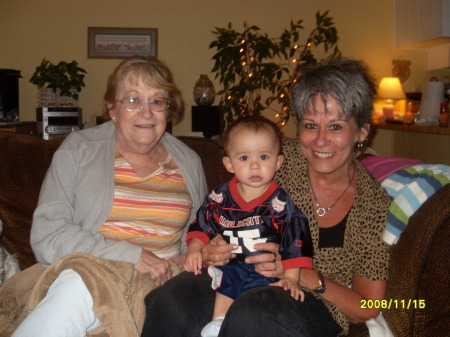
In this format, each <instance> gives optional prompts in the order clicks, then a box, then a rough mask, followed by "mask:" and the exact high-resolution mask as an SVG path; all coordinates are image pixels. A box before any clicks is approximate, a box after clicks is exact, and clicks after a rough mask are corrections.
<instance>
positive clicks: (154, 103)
mask: <svg viewBox="0 0 450 337" xmlns="http://www.w3.org/2000/svg"><path fill="white" fill-rule="evenodd" d="M117 101H118V102H120V103H122V105H123V106H124V108H125V109H126V110H127V111H130V112H139V111H142V109H144V104H145V103H147V104H148V106H149V108H150V110H151V111H152V112H163V111H167V109H168V108H169V100H167V99H165V98H152V99H149V100H148V101H146V100H143V99H140V98H138V97H125V98H123V99H121V100H117Z"/></svg>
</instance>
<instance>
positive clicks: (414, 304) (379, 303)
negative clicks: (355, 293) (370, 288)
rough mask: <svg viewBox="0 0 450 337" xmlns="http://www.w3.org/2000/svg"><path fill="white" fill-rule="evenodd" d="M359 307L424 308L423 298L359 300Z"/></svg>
mask: <svg viewBox="0 0 450 337" xmlns="http://www.w3.org/2000/svg"><path fill="white" fill-rule="evenodd" d="M360 308H361V309H407V310H409V309H425V300H416V299H412V298H410V299H405V300H394V299H392V298H391V299H389V300H361V306H360Z"/></svg>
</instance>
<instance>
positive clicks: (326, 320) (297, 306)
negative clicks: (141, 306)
mask: <svg viewBox="0 0 450 337" xmlns="http://www.w3.org/2000/svg"><path fill="white" fill-rule="evenodd" d="M305 295H306V298H305V301H304V302H300V301H296V300H294V299H293V298H292V297H291V296H290V295H289V293H288V292H286V291H284V290H283V289H281V288H279V287H273V286H267V287H258V288H255V289H252V290H249V291H248V292H246V293H244V294H242V295H241V296H239V297H238V298H237V299H236V300H235V301H234V303H233V304H232V306H231V307H230V309H229V311H228V313H227V315H226V318H225V320H224V322H223V325H222V329H221V331H220V335H219V336H220V337H253V336H254V337H265V336H267V337H279V336H283V337H294V336H295V337H313V336H314V337H321V336H337V335H338V334H339V333H340V332H341V327H340V326H339V325H338V324H337V323H336V322H335V321H334V320H333V318H332V316H331V314H330V313H329V312H328V310H327V309H326V307H325V305H324V304H323V303H322V302H321V301H319V300H317V299H316V298H315V297H314V296H313V295H311V294H309V293H305ZM214 298H215V292H214V291H213V290H212V289H211V278H210V277H209V276H208V274H207V272H206V270H205V269H204V270H203V271H202V274H201V275H194V274H193V273H187V272H184V273H181V274H180V275H178V276H176V277H174V278H173V279H171V280H169V281H168V282H166V283H165V284H164V285H163V286H162V287H160V288H157V289H155V290H153V291H152V292H150V293H149V294H148V295H147V297H146V298H145V305H146V308H147V316H146V319H145V323H144V327H143V330H142V337H199V336H200V331H201V329H202V328H203V327H204V326H205V325H206V324H207V323H208V322H209V321H210V320H211V319H212V313H213V310H214Z"/></svg>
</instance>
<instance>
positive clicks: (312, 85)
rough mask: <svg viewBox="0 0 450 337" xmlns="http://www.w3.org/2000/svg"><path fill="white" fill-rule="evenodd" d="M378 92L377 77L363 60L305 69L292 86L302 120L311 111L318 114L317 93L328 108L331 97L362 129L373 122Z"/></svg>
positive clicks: (295, 108)
mask: <svg viewBox="0 0 450 337" xmlns="http://www.w3.org/2000/svg"><path fill="white" fill-rule="evenodd" d="M376 92H377V90H376V85H375V82H374V80H373V77H372V76H371V75H370V74H369V71H368V68H367V66H366V65H365V64H364V63H363V62H361V61H356V60H350V59H338V60H332V61H329V62H326V63H323V64H319V65H315V66H312V67H308V68H305V69H304V70H302V71H301V73H300V76H299V77H298V78H297V80H296V82H295V83H294V84H293V85H292V88H291V93H290V94H291V108H292V111H293V112H294V114H295V116H296V118H297V122H300V121H301V120H302V119H303V118H304V116H305V115H306V114H307V113H310V112H312V113H316V109H315V104H314V98H315V97H316V96H317V95H319V96H320V98H321V99H322V101H323V104H324V106H325V109H326V107H327V106H328V105H327V99H328V97H329V96H331V97H333V98H334V99H335V100H336V102H337V103H338V105H339V114H340V115H344V116H345V117H346V118H351V117H354V118H355V120H356V124H357V125H358V128H360V129H361V128H365V127H367V126H369V127H370V125H371V124H372V112H373V100H374V97H375V95H376ZM311 109H312V111H311Z"/></svg>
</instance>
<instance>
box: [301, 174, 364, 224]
mask: <svg viewBox="0 0 450 337" xmlns="http://www.w3.org/2000/svg"><path fill="white" fill-rule="evenodd" d="M355 172H356V167H354V168H353V175H352V178H351V179H350V182H349V183H348V185H347V187H346V188H345V190H344V192H342V194H341V195H340V196H339V198H337V200H336V201H335V202H334V203H333V204H332V205H331V206H330V207H328V208H325V207H320V205H319V202H318V201H317V198H316V194H315V193H314V189H313V187H312V184H311V182H310V183H309V184H310V186H311V191H312V196H313V198H314V202H315V203H316V206H317V211H316V212H317V215H318V216H324V215H325V214H327V212H329V211H331V210H332V209H333V207H334V206H335V205H336V204H337V203H338V201H339V200H341V198H342V197H343V196H344V194H345V192H347V190H348V188H349V187H350V185H351V184H352V181H353V178H354V177H355Z"/></svg>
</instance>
